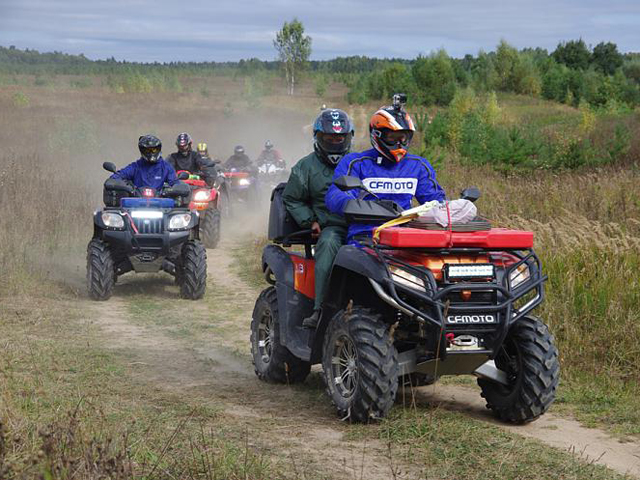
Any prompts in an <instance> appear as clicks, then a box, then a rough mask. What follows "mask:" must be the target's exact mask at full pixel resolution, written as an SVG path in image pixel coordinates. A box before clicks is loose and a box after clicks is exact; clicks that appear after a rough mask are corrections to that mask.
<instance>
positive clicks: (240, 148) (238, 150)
mask: <svg viewBox="0 0 640 480" xmlns="http://www.w3.org/2000/svg"><path fill="white" fill-rule="evenodd" d="M233 153H234V154H236V155H241V154H243V153H244V147H243V146H242V145H236V148H234V149H233Z"/></svg>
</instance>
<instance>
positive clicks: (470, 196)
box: [460, 187, 480, 202]
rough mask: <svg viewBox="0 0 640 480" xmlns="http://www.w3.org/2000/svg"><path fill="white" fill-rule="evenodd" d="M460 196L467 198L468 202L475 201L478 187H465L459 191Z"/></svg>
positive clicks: (478, 195)
mask: <svg viewBox="0 0 640 480" xmlns="http://www.w3.org/2000/svg"><path fill="white" fill-rule="evenodd" d="M460 198H462V199H463V200H469V201H470V202H475V201H476V200H478V199H479V198H480V189H478V187H468V188H465V189H464V190H463V191H462V192H461V193H460Z"/></svg>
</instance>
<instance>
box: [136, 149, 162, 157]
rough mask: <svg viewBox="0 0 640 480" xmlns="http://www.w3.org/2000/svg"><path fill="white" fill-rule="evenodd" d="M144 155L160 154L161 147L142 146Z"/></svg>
mask: <svg viewBox="0 0 640 480" xmlns="http://www.w3.org/2000/svg"><path fill="white" fill-rule="evenodd" d="M141 150H142V155H144V156H145V157H148V156H150V155H156V156H157V155H158V154H160V147H142V149H141Z"/></svg>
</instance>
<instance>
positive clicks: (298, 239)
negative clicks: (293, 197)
mask: <svg viewBox="0 0 640 480" xmlns="http://www.w3.org/2000/svg"><path fill="white" fill-rule="evenodd" d="M286 186H287V183H286V182H282V183H280V184H278V186H277V187H276V188H274V189H273V191H272V192H271V207H270V209H269V234H268V236H269V240H271V241H272V242H274V243H278V244H281V245H282V246H283V247H290V246H291V245H315V243H316V239H315V238H313V237H312V236H311V230H310V229H303V228H301V227H300V225H298V223H297V222H296V221H295V220H294V219H293V217H292V216H291V214H290V213H289V211H288V210H287V207H286V206H285V204H284V201H283V199H282V193H283V192H284V188H285V187H286Z"/></svg>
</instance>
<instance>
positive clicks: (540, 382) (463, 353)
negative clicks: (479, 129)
mask: <svg viewBox="0 0 640 480" xmlns="http://www.w3.org/2000/svg"><path fill="white" fill-rule="evenodd" d="M335 184H336V186H338V188H340V189H342V190H350V189H353V188H358V189H362V190H365V191H366V189H365V187H364V186H363V185H362V182H361V181H360V179H358V178H354V177H340V178H338V179H336V181H335ZM284 186H285V184H282V185H280V186H278V188H276V190H274V192H273V195H272V200H271V212H270V218H269V238H270V240H272V241H273V242H274V244H271V245H267V246H266V247H265V249H264V251H263V256H262V267H263V271H264V273H265V278H266V280H267V282H268V283H270V284H271V286H270V287H268V288H266V289H265V290H264V291H263V292H262V293H261V294H260V296H259V297H258V299H257V301H256V304H255V307H254V311H253V317H252V323H251V350H252V356H253V362H254V367H255V372H256V374H257V375H258V377H259V378H260V379H262V380H265V381H269V382H279V383H297V382H302V381H304V379H305V378H306V377H307V375H308V374H309V370H310V368H311V365H313V364H317V363H321V364H322V368H323V371H324V380H325V383H326V386H327V393H328V395H329V397H330V398H331V400H332V402H333V403H334V405H335V406H336V408H337V410H338V414H339V415H340V416H341V417H342V418H348V419H350V420H351V421H357V422H368V421H370V420H373V419H379V418H382V417H384V416H385V415H386V414H387V413H388V412H389V410H390V408H391V407H392V405H393V403H394V399H395V397H396V393H397V391H398V388H399V386H404V385H414V386H417V385H425V384H430V383H433V382H435V381H436V380H437V379H438V378H439V377H441V376H443V375H465V374H471V375H475V376H476V377H478V384H479V385H480V388H481V391H482V396H483V397H484V398H485V399H486V401H487V407H488V408H489V409H491V410H492V411H493V412H494V414H495V415H496V416H497V417H499V418H500V419H502V420H504V421H507V422H512V423H526V422H530V421H532V420H535V419H536V418H538V417H539V416H540V415H542V414H543V413H544V412H545V411H547V409H548V408H549V406H550V405H551V404H552V403H553V401H554V399H555V391H556V387H557V385H558V379H559V363H558V352H557V349H556V347H555V345H554V339H553V336H552V335H551V334H550V333H549V330H548V329H547V327H546V325H545V324H544V323H543V322H542V321H541V320H540V319H539V318H538V317H535V316H533V315H532V314H531V312H532V310H533V309H534V308H535V307H537V306H538V305H540V304H541V303H542V301H543V298H544V292H543V283H544V281H545V280H546V277H545V276H544V275H543V273H542V266H541V263H540V260H539V259H538V257H537V256H536V254H535V252H534V251H533V249H532V246H533V233H531V232H525V231H518V230H509V229H504V228H491V226H490V225H489V223H488V222H487V221H486V220H482V219H475V220H472V221H471V222H469V223H464V224H455V223H454V224H453V225H451V226H448V227H444V228H443V227H440V226H439V225H438V224H423V223H421V222H418V221H415V220H414V221H412V222H411V223H406V224H404V225H403V226H393V227H389V228H384V229H379V230H378V232H379V237H378V240H377V241H374V240H373V239H372V238H362V239H360V240H358V242H359V243H358V245H357V246H354V245H345V246H343V247H341V249H340V250H339V252H338V255H337V256H336V259H335V261H334V264H333V269H332V272H331V276H330V281H329V287H328V290H327V294H326V299H325V301H324V303H323V305H322V313H321V316H320V321H319V323H318V326H317V328H316V329H307V328H304V327H303V326H302V321H303V319H304V318H305V317H307V316H309V315H311V313H312V311H313V297H314V259H313V255H312V254H313V249H312V246H313V244H314V243H315V240H313V239H312V237H311V235H310V230H300V228H299V227H298V226H297V225H296V223H295V221H294V220H293V219H292V218H291V217H290V216H289V215H288V212H287V211H286V209H285V207H284V204H283V202H282V191H283V190H284ZM479 195H480V192H479V191H478V190H477V189H467V190H465V191H464V192H463V198H466V199H468V200H474V199H477V198H478V197H479ZM369 198H371V197H369ZM402 214H403V212H401V210H400V209H399V207H398V206H397V204H395V203H394V202H390V201H387V200H369V201H366V200H362V199H354V200H350V201H349V202H348V203H347V205H346V208H345V212H344V215H345V218H346V220H347V222H348V223H359V224H367V223H368V224H372V225H381V224H382V223H383V222H388V221H391V220H394V219H398V218H399V217H400V216H402ZM402 219H403V220H405V219H407V217H406V216H403V217H402ZM291 245H303V246H304V249H305V254H304V255H302V254H298V253H293V252H289V251H286V250H284V249H283V248H282V247H288V246H291Z"/></svg>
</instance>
